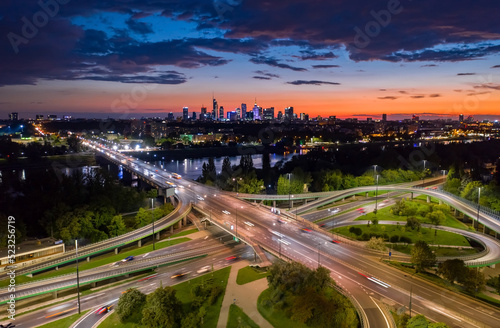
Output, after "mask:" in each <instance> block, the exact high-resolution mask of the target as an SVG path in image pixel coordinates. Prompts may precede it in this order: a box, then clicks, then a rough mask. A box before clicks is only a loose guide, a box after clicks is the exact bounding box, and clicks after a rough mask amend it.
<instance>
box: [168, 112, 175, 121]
mask: <svg viewBox="0 0 500 328" xmlns="http://www.w3.org/2000/svg"><path fill="white" fill-rule="evenodd" d="M174 120H175V117H174V113H172V112H170V113H168V115H167V121H174Z"/></svg>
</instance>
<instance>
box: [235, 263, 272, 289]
mask: <svg viewBox="0 0 500 328" xmlns="http://www.w3.org/2000/svg"><path fill="white" fill-rule="evenodd" d="M268 275H269V273H268V272H267V271H264V270H262V269H256V268H252V267H250V266H247V267H244V268H241V269H240V270H239V271H238V276H237V277H236V283H237V284H238V285H244V284H247V283H249V282H252V281H255V280H259V279H262V278H265V277H267V276H268Z"/></svg>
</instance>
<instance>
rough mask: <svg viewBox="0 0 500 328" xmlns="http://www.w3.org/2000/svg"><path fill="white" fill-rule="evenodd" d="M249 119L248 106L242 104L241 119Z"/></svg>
mask: <svg viewBox="0 0 500 328" xmlns="http://www.w3.org/2000/svg"><path fill="white" fill-rule="evenodd" d="M246 118H247V104H245V103H243V104H241V119H243V120H244V119H246Z"/></svg>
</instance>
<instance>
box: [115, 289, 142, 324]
mask: <svg viewBox="0 0 500 328" xmlns="http://www.w3.org/2000/svg"><path fill="white" fill-rule="evenodd" d="M145 302H146V295H145V294H143V293H141V292H140V291H139V290H137V289H135V288H131V289H128V290H127V292H126V293H124V294H122V296H120V299H119V300H118V305H117V307H116V313H117V314H118V317H119V318H120V321H121V322H126V321H130V322H136V323H139V322H140V319H141V318H140V314H141V313H142V307H143V306H144V303H145Z"/></svg>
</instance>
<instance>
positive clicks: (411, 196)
mask: <svg viewBox="0 0 500 328" xmlns="http://www.w3.org/2000/svg"><path fill="white" fill-rule="evenodd" d="M410 199H411V200H413V193H412V192H411V193H410Z"/></svg>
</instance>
